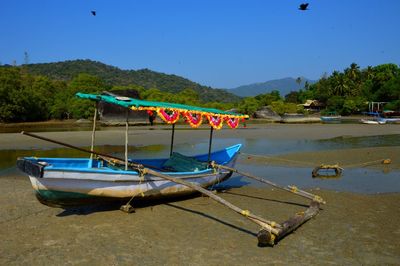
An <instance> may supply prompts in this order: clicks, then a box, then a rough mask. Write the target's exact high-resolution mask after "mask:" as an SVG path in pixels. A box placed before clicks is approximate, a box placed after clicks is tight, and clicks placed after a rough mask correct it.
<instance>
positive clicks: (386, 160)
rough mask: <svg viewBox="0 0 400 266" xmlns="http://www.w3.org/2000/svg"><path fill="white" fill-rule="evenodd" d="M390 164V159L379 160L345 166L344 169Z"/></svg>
mask: <svg viewBox="0 0 400 266" xmlns="http://www.w3.org/2000/svg"><path fill="white" fill-rule="evenodd" d="M391 162H392V161H391V160H390V159H379V160H375V161H369V162H364V163H356V164H348V165H345V166H346V167H356V166H367V165H372V164H377V163H382V164H390V163H391Z"/></svg>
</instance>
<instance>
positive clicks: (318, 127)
mask: <svg viewBox="0 0 400 266" xmlns="http://www.w3.org/2000/svg"><path fill="white" fill-rule="evenodd" d="M150 128H151V129H154V130H149V129H150ZM170 129H171V127H168V126H156V127H147V126H145V127H131V128H130V130H129V142H130V143H132V144H133V145H138V144H139V145H152V144H165V145H168V144H169V143H170V140H171V139H170V138H171V137H170V133H169V132H168V131H170ZM177 129H178V130H176V135H175V142H174V143H175V144H181V143H193V140H196V139H207V138H208V137H209V130H208V128H206V127H202V129H204V130H201V129H198V130H192V129H188V127H187V126H178V127H177ZM37 134H39V135H41V136H44V137H47V138H51V139H56V140H59V141H64V142H67V143H69V144H73V145H76V146H89V145H90V141H91V134H92V133H91V131H63V132H40V133H37ZM391 134H400V124H391V125H389V124H388V125H379V126H376V125H375V126H374V125H365V124H250V125H248V127H247V128H243V127H241V128H239V129H237V130H232V129H227V128H224V129H222V130H217V131H214V138H249V139H260V138H268V139H272V140H274V139H277V140H286V139H287V140H298V139H309V140H315V139H329V138H335V137H341V136H347V137H349V136H353V137H357V136H376V135H391ZM0 136H1V138H0V149H1V150H7V149H43V148H45V149H46V148H58V147H60V146H59V145H57V144H53V143H50V142H45V141H42V140H37V139H34V138H31V137H28V136H24V135H21V134H20V133H3V134H0ZM124 139H125V131H124V128H123V127H121V128H106V130H101V131H97V132H96V144H97V145H106V144H108V145H124Z"/></svg>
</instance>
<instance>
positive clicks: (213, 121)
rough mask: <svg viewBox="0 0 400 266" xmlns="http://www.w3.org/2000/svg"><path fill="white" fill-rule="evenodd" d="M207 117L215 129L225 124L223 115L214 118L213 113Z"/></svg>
mask: <svg viewBox="0 0 400 266" xmlns="http://www.w3.org/2000/svg"><path fill="white" fill-rule="evenodd" d="M207 119H208V123H209V124H210V126H212V127H213V128H214V129H221V127H222V124H223V123H222V122H223V121H224V120H223V119H222V117H221V116H217V117H216V118H214V117H213V116H212V115H207Z"/></svg>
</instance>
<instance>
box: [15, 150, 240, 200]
mask: <svg viewBox="0 0 400 266" xmlns="http://www.w3.org/2000/svg"><path fill="white" fill-rule="evenodd" d="M240 147H241V144H238V145H234V146H232V147H228V148H226V149H223V150H220V151H216V152H213V153H211V155H210V158H211V160H212V161H215V162H216V163H218V164H221V165H226V166H229V167H233V166H234V165H235V162H236V158H237V155H238V152H239V150H240ZM135 162H136V163H142V164H144V165H151V166H152V167H153V168H155V169H158V170H157V171H160V172H161V173H167V174H168V175H169V176H172V177H176V178H180V179H184V180H186V181H188V182H192V183H195V184H197V185H199V186H201V187H204V188H207V187H210V186H213V185H216V184H218V183H220V182H223V181H225V180H226V179H228V178H229V177H230V176H231V175H232V172H230V171H227V170H223V169H221V170H218V171H215V170H214V169H212V168H210V167H209V166H208V154H203V155H198V156H194V157H186V156H183V155H180V154H177V153H174V154H173V155H172V156H171V157H170V158H168V159H144V160H135ZM17 167H18V168H19V169H20V170H21V171H23V172H25V173H26V174H28V175H29V179H30V181H31V184H32V187H33V189H34V191H35V193H36V196H37V198H38V199H39V201H40V202H42V203H44V204H47V205H59V206H64V205H77V204H84V203H87V202H91V201H97V200H107V199H109V200H116V199H118V200H123V199H129V198H131V197H133V196H135V195H137V197H139V198H146V199H148V198H159V197H164V196H179V195H184V194H190V193H193V192H195V190H193V189H191V188H189V187H187V186H184V185H181V184H176V183H174V182H171V181H168V180H165V179H162V178H160V177H157V176H153V175H141V173H140V171H135V170H133V169H130V170H125V169H124V168H123V167H122V168H120V167H116V166H115V165H112V164H111V163H110V162H109V161H105V160H102V159H87V158H36V157H25V158H20V159H18V161H17ZM174 167H175V168H176V170H174Z"/></svg>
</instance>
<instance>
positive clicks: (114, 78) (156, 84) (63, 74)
mask: <svg viewBox="0 0 400 266" xmlns="http://www.w3.org/2000/svg"><path fill="white" fill-rule="evenodd" d="M24 67H25V68H26V69H28V71H29V73H31V74H33V75H43V76H47V77H49V78H52V79H56V80H64V81H70V80H72V79H73V78H74V77H76V76H77V75H79V74H80V73H86V74H89V75H93V76H96V77H99V78H101V79H102V80H103V81H104V82H105V83H106V84H107V85H111V86H124V85H138V86H141V87H144V88H146V89H148V88H157V89H159V90H161V91H165V92H170V93H178V92H180V91H182V90H184V89H188V88H189V89H193V90H194V91H196V92H197V93H198V94H199V97H200V100H201V101H202V102H209V101H216V99H218V100H219V101H221V102H236V101H239V100H240V97H238V96H236V95H234V94H232V93H229V92H226V91H225V90H222V89H213V88H211V87H206V86H202V85H200V84H198V83H195V82H193V81H190V80H188V79H185V78H182V77H179V76H176V75H168V74H164V73H159V72H155V71H152V70H149V69H141V70H122V69H119V68H117V67H114V66H110V65H106V64H103V63H101V62H96V61H92V60H73V61H64V62H56V63H41V64H28V65H24Z"/></svg>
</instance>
